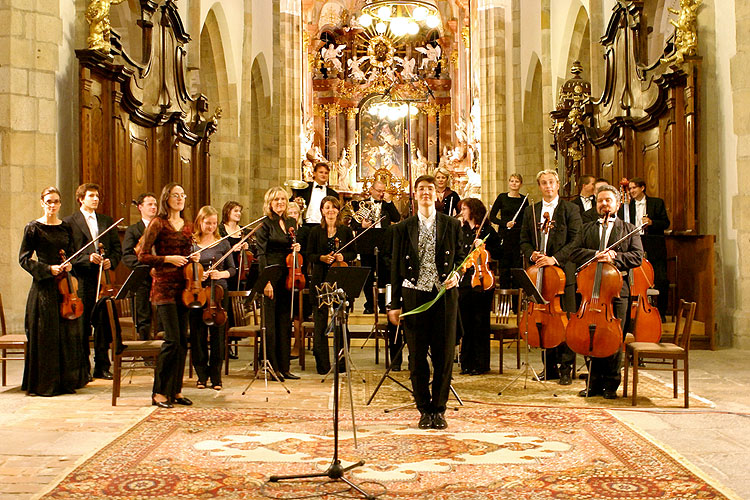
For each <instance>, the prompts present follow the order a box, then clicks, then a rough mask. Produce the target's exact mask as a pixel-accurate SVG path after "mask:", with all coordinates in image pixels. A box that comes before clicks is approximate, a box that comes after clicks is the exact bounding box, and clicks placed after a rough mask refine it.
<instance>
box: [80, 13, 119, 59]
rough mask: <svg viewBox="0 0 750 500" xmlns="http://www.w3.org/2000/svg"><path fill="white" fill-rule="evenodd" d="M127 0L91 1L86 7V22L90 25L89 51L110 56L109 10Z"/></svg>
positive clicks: (87, 40)
mask: <svg viewBox="0 0 750 500" xmlns="http://www.w3.org/2000/svg"><path fill="white" fill-rule="evenodd" d="M124 1H125V0H90V1H89V6H88V7H86V14H85V17H86V21H88V23H89V37H88V38H87V39H86V42H87V43H88V45H89V49H92V50H100V51H102V52H104V53H106V54H109V49H110V45H109V34H110V31H111V28H112V27H111V25H110V24H109V9H110V7H111V6H112V5H117V4H119V3H122V2H124Z"/></svg>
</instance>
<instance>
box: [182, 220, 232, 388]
mask: <svg viewBox="0 0 750 500" xmlns="http://www.w3.org/2000/svg"><path fill="white" fill-rule="evenodd" d="M218 222H219V213H218V211H217V210H216V209H215V208H214V207H211V206H204V207H201V209H200V210H199V211H198V215H197V216H196V217H195V222H194V223H193V242H194V246H193V248H192V251H194V252H195V251H198V250H200V260H199V262H200V264H201V266H203V269H204V273H203V276H202V277H201V278H202V280H201V281H202V282H203V283H202V284H203V286H204V288H206V287H210V286H211V280H212V279H213V280H214V286H215V287H221V289H222V291H225V290H227V289H228V287H227V281H229V280H231V279H232V277H234V276H235V275H236V274H237V268H236V267H235V264H234V259H233V258H232V257H231V256H230V257H228V258H226V259H224V260H223V261H221V263H220V264H219V265H218V266H216V269H214V270H213V271H210V272H209V271H208V268H209V267H210V266H211V264H212V263H214V262H217V261H218V260H219V259H221V257H222V256H223V255H224V254H226V253H227V252H231V251H232V248H233V245H230V243H229V241H228V240H229V239H230V238H227V239H225V240H223V241H222V242H221V243H218V244H216V245H214V246H213V247H211V248H206V247H208V246H210V245H212V244H214V243H215V242H216V241H217V240H219V239H221V236H220V234H219V230H218V226H219V224H218ZM207 293H210V292H207ZM220 303H221V308H222V309H223V310H224V311H225V313H226V311H227V310H228V309H229V294H228V293H223V294H222V299H221V301H220ZM203 312H204V309H202V308H191V309H190V348H191V349H192V358H193V367H194V368H195V374H196V376H197V378H198V380H197V382H196V387H197V388H198V389H205V388H206V384H207V383H208V381H209V379H210V381H211V387H212V388H213V389H214V390H217V391H220V390H221V364H222V362H223V361H224V334H225V332H226V326H227V324H226V321H225V322H224V323H223V324H221V325H218V324H214V325H211V326H208V325H206V323H205V322H204V321H203Z"/></svg>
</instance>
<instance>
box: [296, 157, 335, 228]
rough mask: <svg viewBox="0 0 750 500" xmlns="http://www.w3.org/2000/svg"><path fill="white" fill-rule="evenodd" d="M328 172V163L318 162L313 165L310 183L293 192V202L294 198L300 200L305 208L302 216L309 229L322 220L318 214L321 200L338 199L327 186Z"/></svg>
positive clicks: (321, 216) (333, 191)
mask: <svg viewBox="0 0 750 500" xmlns="http://www.w3.org/2000/svg"><path fill="white" fill-rule="evenodd" d="M330 171H331V166H330V165H329V164H328V163H326V162H324V161H319V162H318V163H316V164H315V170H314V171H313V180H312V182H311V183H310V184H309V185H308V186H307V187H306V188H305V189H302V190H300V191H296V192H295V200H296V198H301V199H302V201H304V204H305V206H306V207H307V210H306V211H305V214H304V218H305V224H306V225H308V226H309V227H310V228H311V229H312V228H313V227H314V226H317V225H318V224H320V221H321V219H322V218H323V215H322V214H321V213H320V202H321V201H322V200H323V198H325V197H326V196H334V197H336V198H338V197H339V194H338V193H337V192H336V191H335V190H333V189H332V188H330V187H328V186H327V184H328V174H329V173H330Z"/></svg>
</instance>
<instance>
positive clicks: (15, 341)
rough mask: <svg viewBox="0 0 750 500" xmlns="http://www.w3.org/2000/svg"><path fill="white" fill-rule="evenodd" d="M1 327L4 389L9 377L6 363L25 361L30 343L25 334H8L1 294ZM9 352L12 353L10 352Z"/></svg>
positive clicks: (1, 359)
mask: <svg viewBox="0 0 750 500" xmlns="http://www.w3.org/2000/svg"><path fill="white" fill-rule="evenodd" d="M0 326H1V327H2V334H0V364H1V365H2V379H3V387H5V384H6V376H7V375H6V368H5V363H7V362H8V361H25V360H26V352H27V347H28V345H29V342H28V339H27V338H26V334H25V333H17V334H9V333H8V330H7V329H6V326H5V310H4V309H3V296H2V294H0ZM9 350H10V351H11V352H8V351H9ZM19 355H20V356H19Z"/></svg>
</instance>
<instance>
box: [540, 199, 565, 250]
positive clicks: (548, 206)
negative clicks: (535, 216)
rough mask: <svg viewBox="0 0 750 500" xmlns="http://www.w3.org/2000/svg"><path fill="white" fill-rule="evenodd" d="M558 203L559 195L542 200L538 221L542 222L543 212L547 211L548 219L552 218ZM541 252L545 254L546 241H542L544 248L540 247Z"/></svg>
mask: <svg viewBox="0 0 750 500" xmlns="http://www.w3.org/2000/svg"><path fill="white" fill-rule="evenodd" d="M558 203H560V195H558V196H555V198H554V199H553V200H552V201H550V202H546V201H544V200H542V210H541V211H540V214H539V223H540V224H541V223H543V222H544V214H545V213H549V220H552V216H553V215H554V214H555V210H557V204H558ZM542 253H543V254H545V255H547V241H546V240H545V241H544V248H542Z"/></svg>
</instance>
